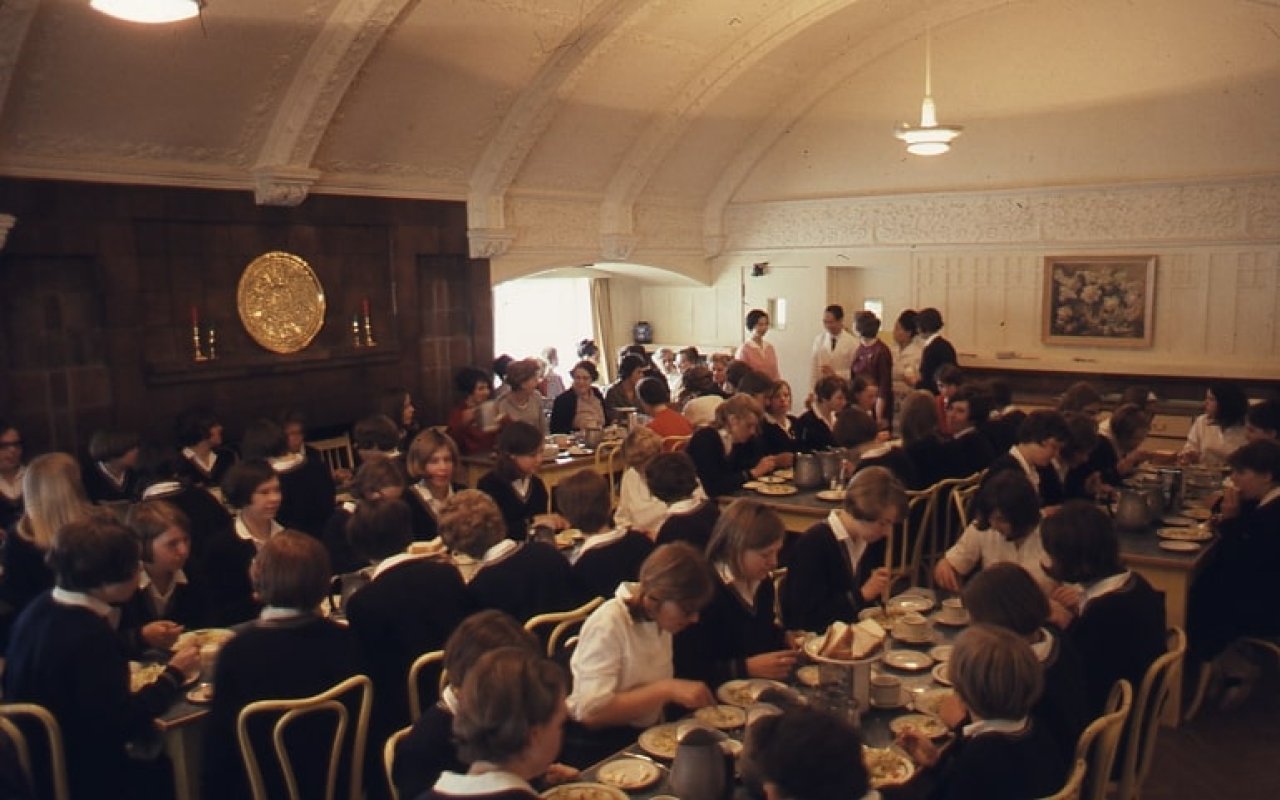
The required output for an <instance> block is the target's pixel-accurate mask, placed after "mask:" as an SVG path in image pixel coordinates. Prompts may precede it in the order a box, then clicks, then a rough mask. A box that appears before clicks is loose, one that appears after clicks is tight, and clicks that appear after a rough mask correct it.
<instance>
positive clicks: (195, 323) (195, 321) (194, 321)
mask: <svg viewBox="0 0 1280 800" xmlns="http://www.w3.org/2000/svg"><path fill="white" fill-rule="evenodd" d="M199 326H200V312H199V311H196V307H195V304H194V303H193V304H192V305H191V327H193V328H197V327H199Z"/></svg>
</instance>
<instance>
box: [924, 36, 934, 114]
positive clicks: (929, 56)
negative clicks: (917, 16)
mask: <svg viewBox="0 0 1280 800" xmlns="http://www.w3.org/2000/svg"><path fill="white" fill-rule="evenodd" d="M931 30H932V29H931V28H930V26H928V25H925V28H924V95H925V97H928V96H930V95H932V94H933V81H932V79H931V76H932V74H933V34H932V32H931Z"/></svg>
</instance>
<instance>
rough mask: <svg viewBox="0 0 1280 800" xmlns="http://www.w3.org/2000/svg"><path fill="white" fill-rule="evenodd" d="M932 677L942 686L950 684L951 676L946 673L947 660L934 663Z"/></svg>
mask: <svg viewBox="0 0 1280 800" xmlns="http://www.w3.org/2000/svg"><path fill="white" fill-rule="evenodd" d="M932 674H933V679H934V680H935V681H937V682H938V683H940V684H942V685H943V686H951V685H952V684H951V676H950V675H948V674H947V662H945V661H944V662H942V663H941V664H935V665H934V667H933V673H932Z"/></svg>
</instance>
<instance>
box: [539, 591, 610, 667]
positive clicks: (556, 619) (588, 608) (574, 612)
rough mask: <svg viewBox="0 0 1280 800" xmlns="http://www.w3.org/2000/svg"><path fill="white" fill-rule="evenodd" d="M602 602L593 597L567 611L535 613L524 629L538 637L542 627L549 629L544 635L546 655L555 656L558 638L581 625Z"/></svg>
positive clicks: (602, 599) (598, 598) (558, 643)
mask: <svg viewBox="0 0 1280 800" xmlns="http://www.w3.org/2000/svg"><path fill="white" fill-rule="evenodd" d="M603 602H604V598H603V597H593V598H591V599H590V600H589V601H587V602H586V603H583V604H582V605H580V606H578V607H577V608H574V609H570V610H568V611H551V612H548V613H546V614H537V615H535V616H532V617H530V618H529V620H528V621H527V622H525V624H524V629H525V630H527V631H529V632H530V633H533V634H535V635H537V636H538V637H539V638H542V631H543V629H549V630H548V632H547V635H546V642H547V657H548V658H555V656H556V651H557V650H558V648H559V646H560V640H561V639H563V638H564V636H565V635H566V634H568V633H569V632H570V631H571V630H573V629H574V628H576V627H577V626H578V625H581V624H582V622H583V621H584V620H585V619H586V618H587V617H588V616H590V615H591V612H592V611H595V610H596V608H597V607H599V605H600V604H601V603H603Z"/></svg>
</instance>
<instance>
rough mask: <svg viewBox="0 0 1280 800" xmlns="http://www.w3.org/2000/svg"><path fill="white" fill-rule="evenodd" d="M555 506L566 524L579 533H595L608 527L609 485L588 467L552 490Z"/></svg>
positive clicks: (601, 476) (602, 477)
mask: <svg viewBox="0 0 1280 800" xmlns="http://www.w3.org/2000/svg"><path fill="white" fill-rule="evenodd" d="M556 503H557V505H559V507H560V513H561V514H563V515H564V518H565V519H567V520H569V524H570V525H572V526H573V527H575V528H577V529H578V530H580V531H582V532H583V533H595V532H596V531H599V530H600V529H601V528H603V527H605V526H606V525H608V524H609V517H610V514H609V482H608V481H607V480H605V477H604V476H603V475H601V474H600V473H598V472H596V471H595V470H593V469H591V468H590V467H584V468H582V469H580V470H578V471H577V472H575V473H573V474H572V475H570V476H569V477H567V478H565V479H564V480H563V481H561V482H560V483H559V485H557V486H556Z"/></svg>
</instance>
